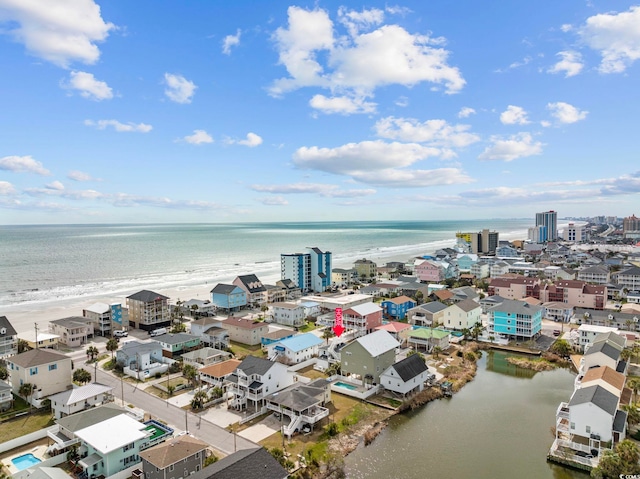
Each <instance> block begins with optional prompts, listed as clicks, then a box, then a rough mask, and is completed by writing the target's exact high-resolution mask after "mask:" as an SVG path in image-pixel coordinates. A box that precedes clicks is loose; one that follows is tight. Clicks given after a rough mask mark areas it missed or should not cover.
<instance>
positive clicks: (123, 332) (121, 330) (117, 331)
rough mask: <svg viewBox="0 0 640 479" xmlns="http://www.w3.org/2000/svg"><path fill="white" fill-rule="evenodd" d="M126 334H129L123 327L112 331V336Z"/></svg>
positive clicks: (125, 335) (118, 336) (122, 336)
mask: <svg viewBox="0 0 640 479" xmlns="http://www.w3.org/2000/svg"><path fill="white" fill-rule="evenodd" d="M127 336H129V333H128V332H126V331H125V330H124V329H118V330H116V331H114V332H113V337H114V338H125V337H127Z"/></svg>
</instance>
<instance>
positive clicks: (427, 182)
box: [353, 168, 474, 188]
mask: <svg viewBox="0 0 640 479" xmlns="http://www.w3.org/2000/svg"><path fill="white" fill-rule="evenodd" d="M353 177H354V178H355V179H356V180H358V181H361V182H363V183H367V184H370V185H374V186H380V187H387V188H425V187H432V186H441V185H457V184H464V183H472V182H473V181H474V180H473V179H472V178H471V177H469V176H468V175H467V174H466V173H464V172H463V171H462V170H460V169H459V168H437V169H433V170H399V169H393V168H389V169H384V170H380V171H376V172H374V171H361V172H357V173H356V174H354V175H353Z"/></svg>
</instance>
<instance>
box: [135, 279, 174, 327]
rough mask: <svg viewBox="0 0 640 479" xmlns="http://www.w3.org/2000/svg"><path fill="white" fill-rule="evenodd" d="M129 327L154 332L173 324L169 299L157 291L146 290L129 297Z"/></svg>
mask: <svg viewBox="0 0 640 479" xmlns="http://www.w3.org/2000/svg"><path fill="white" fill-rule="evenodd" d="M127 308H128V309H129V326H131V327H132V328H139V329H142V330H144V331H153V330H154V329H157V328H162V327H164V326H169V325H170V324H171V313H170V311H169V298H168V297H167V296H164V295H162V294H158V293H156V292H155V291H149V290H147V289H144V290H142V291H138V292H137V293H134V294H132V295H130V296H127Z"/></svg>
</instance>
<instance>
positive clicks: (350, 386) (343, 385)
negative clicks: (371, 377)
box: [333, 381, 358, 391]
mask: <svg viewBox="0 0 640 479" xmlns="http://www.w3.org/2000/svg"><path fill="white" fill-rule="evenodd" d="M333 384H335V385H336V386H338V387H341V388H345V389H350V390H351V391H355V390H356V389H358V388H357V387H356V386H354V385H353V384H347V383H343V382H341V381H338V382H335V383H333Z"/></svg>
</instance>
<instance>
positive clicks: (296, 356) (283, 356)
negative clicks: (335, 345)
mask: <svg viewBox="0 0 640 479" xmlns="http://www.w3.org/2000/svg"><path fill="white" fill-rule="evenodd" d="M322 343H323V341H322V339H320V338H319V337H318V336H316V335H315V334H312V333H305V334H298V335H296V336H292V337H290V338H287V339H283V340H282V341H278V342H277V343H271V344H269V345H268V346H267V352H268V357H269V359H271V360H272V361H281V362H284V363H285V364H297V363H301V362H303V361H306V360H307V359H311V358H314V357H316V356H318V348H319V346H320V345H321V344H322Z"/></svg>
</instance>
